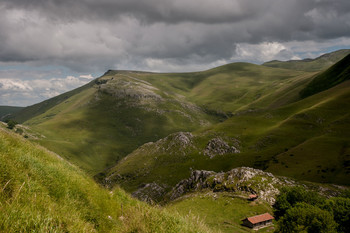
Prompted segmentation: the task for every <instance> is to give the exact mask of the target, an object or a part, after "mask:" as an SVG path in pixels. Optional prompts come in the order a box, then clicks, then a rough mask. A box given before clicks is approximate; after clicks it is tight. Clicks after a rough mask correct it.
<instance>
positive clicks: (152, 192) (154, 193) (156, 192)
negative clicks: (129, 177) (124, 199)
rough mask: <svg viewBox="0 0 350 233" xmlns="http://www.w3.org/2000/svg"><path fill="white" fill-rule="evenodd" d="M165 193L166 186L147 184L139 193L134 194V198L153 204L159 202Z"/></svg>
mask: <svg viewBox="0 0 350 233" xmlns="http://www.w3.org/2000/svg"><path fill="white" fill-rule="evenodd" d="M165 192H166V191H165V187H164V186H160V185H159V184H157V183H155V182H153V183H149V184H145V185H144V186H142V187H141V188H139V189H138V190H137V191H135V192H133V193H132V196H133V197H136V198H137V199H139V200H141V201H145V202H147V203H149V204H153V203H155V202H159V201H160V200H161V199H162V198H163V196H164V195H165Z"/></svg>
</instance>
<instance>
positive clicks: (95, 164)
mask: <svg viewBox="0 0 350 233" xmlns="http://www.w3.org/2000/svg"><path fill="white" fill-rule="evenodd" d="M132 75H133V74H130V73H128V72H122V73H120V74H117V75H112V74H111V73H109V74H107V75H105V76H103V77H101V78H100V79H98V80H96V81H95V82H94V84H90V86H89V87H88V88H85V89H83V90H81V91H79V92H78V91H76V92H77V93H76V94H75V95H72V96H70V97H69V98H67V99H65V100H64V101H63V102H60V103H59V104H56V105H54V106H53V107H51V108H50V109H48V110H47V111H45V113H43V114H40V115H38V116H36V117H34V118H31V119H30V120H28V121H26V122H25V124H26V125H28V126H30V127H31V128H32V129H33V130H36V131H37V132H40V133H41V134H43V135H45V138H43V139H41V140H39V143H40V144H42V145H44V146H45V147H47V148H49V149H51V150H53V151H55V152H57V153H59V154H61V155H62V156H64V157H65V158H67V159H68V160H69V161H71V162H73V163H74V164H77V165H79V166H80V167H82V168H83V169H85V170H87V171H89V172H90V173H92V174H96V173H98V172H100V171H102V170H104V169H105V168H107V167H110V166H112V165H113V164H115V163H116V162H117V161H119V160H120V159H121V158H123V157H124V156H125V155H127V154H128V153H130V152H131V151H133V150H134V149H136V148H137V147H138V146H140V145H142V144H143V143H146V142H149V141H154V140H157V139H159V138H162V137H165V136H166V135H168V134H170V133H173V132H176V131H180V130H193V129H196V128H200V127H202V126H205V125H209V124H210V123H211V122H215V121H217V120H216V118H217V117H213V116H210V115H208V114H206V113H205V112H204V111H203V110H202V109H201V108H199V107H198V106H196V105H194V104H192V103H189V102H187V101H186V100H182V99H181V98H175V97H174V96H171V95H170V94H168V93H166V92H165V91H163V90H160V89H158V88H157V87H155V86H153V85H152V84H150V83H148V82H146V81H143V80H141V79H137V78H136V77H134V76H136V75H133V76H132ZM49 101H50V102H52V101H53V100H49ZM44 103H45V102H44ZM44 103H42V104H44ZM23 112H24V111H22V113H23Z"/></svg>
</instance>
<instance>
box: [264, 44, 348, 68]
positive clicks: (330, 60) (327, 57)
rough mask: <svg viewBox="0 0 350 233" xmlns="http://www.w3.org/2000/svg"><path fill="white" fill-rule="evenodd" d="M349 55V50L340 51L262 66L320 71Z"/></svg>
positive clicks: (273, 62)
mask: <svg viewBox="0 0 350 233" xmlns="http://www.w3.org/2000/svg"><path fill="white" fill-rule="evenodd" d="M349 53H350V49H341V50H338V51H335V52H332V53H327V54H324V55H322V56H320V57H317V58H315V59H304V60H291V61H277V60H274V61H269V62H266V63H264V64H263V65H264V66H269V67H276V68H283V69H292V70H303V71H310V72H314V71H321V70H324V69H327V68H329V67H330V66H332V65H334V64H335V63H337V62H338V61H340V60H341V59H343V58H344V57H345V56H347V55H348V54H349Z"/></svg>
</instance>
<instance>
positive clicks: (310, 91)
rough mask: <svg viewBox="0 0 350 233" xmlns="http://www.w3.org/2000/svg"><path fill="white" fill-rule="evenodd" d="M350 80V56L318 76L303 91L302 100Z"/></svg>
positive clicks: (301, 93)
mask: <svg viewBox="0 0 350 233" xmlns="http://www.w3.org/2000/svg"><path fill="white" fill-rule="evenodd" d="M349 79H350V54H349V55H347V56H346V57H345V58H343V59H342V60H341V61H339V62H338V63H337V64H335V65H334V66H332V67H331V68H329V69H328V70H326V71H325V72H323V73H321V74H320V75H317V76H316V77H315V78H314V79H313V80H312V81H311V82H310V83H309V84H308V85H307V86H306V87H305V88H304V89H303V90H301V92H300V95H301V97H302V98H305V97H308V96H310V95H314V94H316V93H319V92H321V91H325V90H328V89H329V88H332V87H334V86H336V85H338V84H340V83H342V82H345V81H346V80H349Z"/></svg>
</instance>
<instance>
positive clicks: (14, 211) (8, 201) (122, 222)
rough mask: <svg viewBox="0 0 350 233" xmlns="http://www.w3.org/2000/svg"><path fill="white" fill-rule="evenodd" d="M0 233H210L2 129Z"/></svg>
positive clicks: (0, 142) (0, 140)
mask: <svg viewBox="0 0 350 233" xmlns="http://www.w3.org/2000/svg"><path fill="white" fill-rule="evenodd" d="M0 171H1V172H0V232H211V230H210V229H209V228H207V227H206V226H205V225H204V224H203V223H202V222H201V221H200V220H198V219H194V218H192V217H183V216H181V215H179V214H176V213H170V212H168V211H166V210H161V209H159V208H156V207H150V206H148V205H146V204H144V203H141V202H139V201H136V200H134V199H132V198H130V197H129V195H127V194H126V193H125V192H123V191H122V190H121V189H119V188H116V189H114V190H113V191H108V190H105V189H103V188H101V187H100V186H99V185H97V184H96V183H95V182H94V181H93V180H92V179H91V178H89V177H88V176H87V175H86V174H85V173H84V172H82V171H81V170H80V169H78V168H77V167H75V166H74V165H71V164H69V163H68V162H66V161H64V160H62V159H61V158H59V157H58V156H57V155H56V154H53V153H52V152H50V151H47V150H46V149H44V148H42V147H40V146H38V145H36V144H33V143H31V142H29V141H27V140H25V139H23V138H22V137H20V136H18V135H14V134H13V133H10V132H8V130H5V129H3V128H0Z"/></svg>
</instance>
